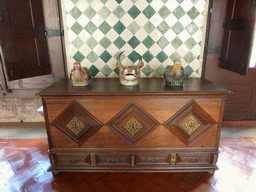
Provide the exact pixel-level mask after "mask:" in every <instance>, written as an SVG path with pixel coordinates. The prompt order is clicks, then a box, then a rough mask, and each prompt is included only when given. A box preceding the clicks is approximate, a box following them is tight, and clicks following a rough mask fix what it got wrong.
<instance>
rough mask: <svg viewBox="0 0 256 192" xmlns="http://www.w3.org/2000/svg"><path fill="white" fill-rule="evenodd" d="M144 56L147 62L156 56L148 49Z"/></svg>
mask: <svg viewBox="0 0 256 192" xmlns="http://www.w3.org/2000/svg"><path fill="white" fill-rule="evenodd" d="M142 58H143V59H144V60H145V61H146V62H147V63H149V62H150V61H151V60H152V59H153V58H154V56H153V55H152V54H151V53H150V51H147V52H146V53H144V54H143V55H142Z"/></svg>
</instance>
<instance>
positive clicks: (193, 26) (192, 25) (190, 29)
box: [186, 22, 198, 35]
mask: <svg viewBox="0 0 256 192" xmlns="http://www.w3.org/2000/svg"><path fill="white" fill-rule="evenodd" d="M186 30H187V31H188V33H189V34H190V35H193V34H194V33H195V32H196V31H197V30H198V27H197V26H196V24H195V23H194V22H192V23H190V24H189V25H188V26H187V27H186Z"/></svg>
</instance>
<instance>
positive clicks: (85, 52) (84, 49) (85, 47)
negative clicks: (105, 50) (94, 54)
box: [79, 43, 92, 57]
mask: <svg viewBox="0 0 256 192" xmlns="http://www.w3.org/2000/svg"><path fill="white" fill-rule="evenodd" d="M79 51H80V52H81V53H83V55H84V56H85V57H86V56H87V55H88V54H89V53H91V51H92V50H91V48H90V47H89V46H88V45H87V44H86V43H84V44H83V45H82V46H81V47H80V48H79Z"/></svg>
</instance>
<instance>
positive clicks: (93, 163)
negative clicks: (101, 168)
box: [90, 153, 96, 166]
mask: <svg viewBox="0 0 256 192" xmlns="http://www.w3.org/2000/svg"><path fill="white" fill-rule="evenodd" d="M90 156H91V166H96V155H95V153H91V154H90Z"/></svg>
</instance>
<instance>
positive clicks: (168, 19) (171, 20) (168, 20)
mask: <svg viewBox="0 0 256 192" xmlns="http://www.w3.org/2000/svg"><path fill="white" fill-rule="evenodd" d="M165 22H166V23H167V24H168V25H169V26H170V27H172V26H173V25H175V24H176V23H177V22H178V19H177V18H176V17H175V16H174V15H173V14H170V15H169V16H168V17H166V18H165Z"/></svg>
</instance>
